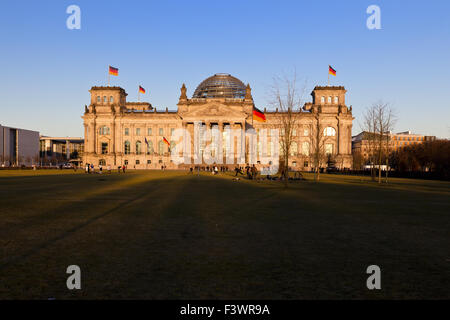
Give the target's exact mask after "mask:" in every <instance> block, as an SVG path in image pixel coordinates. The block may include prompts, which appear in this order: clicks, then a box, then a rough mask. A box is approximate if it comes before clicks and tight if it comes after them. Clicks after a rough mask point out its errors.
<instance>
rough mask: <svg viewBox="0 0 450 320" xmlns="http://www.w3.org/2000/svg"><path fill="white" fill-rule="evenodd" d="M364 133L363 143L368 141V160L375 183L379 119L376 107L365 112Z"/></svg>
mask: <svg viewBox="0 0 450 320" xmlns="http://www.w3.org/2000/svg"><path fill="white" fill-rule="evenodd" d="M361 127H362V131H363V137H362V139H363V142H364V141H367V145H366V146H364V147H367V149H366V150H367V159H368V161H369V165H370V176H371V177H372V180H373V181H375V168H374V164H375V155H376V145H377V144H376V131H377V129H376V128H377V119H376V111H375V108H374V106H372V107H369V108H367V109H366V111H365V112H364V116H363V123H362V125H361Z"/></svg>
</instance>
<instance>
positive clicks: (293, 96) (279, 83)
mask: <svg viewBox="0 0 450 320" xmlns="http://www.w3.org/2000/svg"><path fill="white" fill-rule="evenodd" d="M304 92H305V85H303V86H302V87H301V88H298V84H297V75H296V73H295V72H294V73H293V75H292V76H286V75H284V76H282V77H274V78H273V85H272V90H271V101H270V104H271V106H272V107H273V108H276V109H277V110H279V112H278V113H277V116H278V119H277V120H278V121H277V122H278V123H277V124H278V126H279V128H281V133H280V140H279V141H280V151H281V152H280V158H281V160H282V161H281V162H282V164H283V166H284V169H283V171H282V174H283V178H284V182H285V186H286V187H287V186H288V178H289V157H290V155H291V146H292V142H294V139H295V136H294V134H293V131H294V129H296V128H297V122H298V121H299V118H300V117H299V113H300V112H301V108H302V106H303V94H304Z"/></svg>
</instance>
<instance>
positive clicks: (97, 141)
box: [82, 84, 354, 170]
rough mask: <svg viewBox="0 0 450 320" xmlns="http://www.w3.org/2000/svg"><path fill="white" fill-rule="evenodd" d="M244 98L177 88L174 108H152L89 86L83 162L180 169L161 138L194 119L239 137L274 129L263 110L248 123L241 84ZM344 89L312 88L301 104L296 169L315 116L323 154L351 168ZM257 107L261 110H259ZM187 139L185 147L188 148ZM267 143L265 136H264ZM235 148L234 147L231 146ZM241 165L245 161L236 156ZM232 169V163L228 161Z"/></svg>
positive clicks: (305, 162) (304, 160)
mask: <svg viewBox="0 0 450 320" xmlns="http://www.w3.org/2000/svg"><path fill="white" fill-rule="evenodd" d="M244 90H245V96H244V97H239V98H229V97H220V96H217V97H206V98H199V97H193V98H191V99H189V98H188V97H187V95H186V87H185V86H184V84H183V86H182V88H181V95H180V98H179V102H178V109H177V110H176V111H169V110H167V109H165V110H156V108H153V107H152V105H151V104H150V103H146V102H141V103H130V102H127V101H126V96H127V93H126V92H125V90H124V89H122V88H120V87H92V88H91V90H90V93H91V103H90V105H89V106H86V107H85V113H84V115H83V116H82V118H83V120H84V129H85V152H84V155H83V160H84V163H92V164H94V165H95V166H98V165H99V164H102V165H111V166H112V167H113V168H115V167H117V166H121V165H128V167H129V168H136V169H160V168H161V166H166V167H167V169H176V168H180V167H186V165H176V164H174V163H173V162H172V161H171V157H170V152H169V147H168V145H167V144H165V143H164V141H163V138H166V139H167V140H168V141H170V143H171V145H172V144H175V143H176V142H175V141H173V142H172V140H171V137H172V134H173V132H174V130H175V129H179V128H183V129H185V130H187V132H189V133H190V134H191V137H194V123H196V122H201V123H203V125H204V126H205V127H206V128H211V127H214V126H217V127H218V128H219V130H220V131H221V132H224V131H225V130H224V129H225V128H231V129H237V130H240V132H242V137H245V130H248V129H249V128H254V129H255V130H256V131H257V132H258V130H260V129H265V128H274V127H277V126H278V123H279V118H280V113H279V112H277V111H266V110H265V115H266V119H267V121H266V122H256V121H252V111H253V107H254V102H253V98H252V95H251V90H250V86H249V85H247V86H246V87H245V86H244ZM345 93H346V90H345V88H344V87H320V86H318V87H315V88H314V90H313V92H312V93H311V95H312V102H310V103H306V104H305V105H304V107H303V110H302V111H301V112H299V113H298V117H299V119H298V121H297V122H296V128H295V131H294V135H295V139H294V140H295V143H294V144H293V147H291V153H292V156H291V157H290V163H289V165H290V166H291V167H293V168H295V169H297V170H310V169H311V164H312V161H311V159H310V157H311V153H310V150H311V146H310V137H309V136H310V132H311V130H312V128H313V125H314V121H317V119H319V121H320V124H321V126H323V128H324V130H326V132H328V135H327V136H326V137H325V138H324V139H325V144H326V147H327V150H328V152H329V153H330V154H331V157H332V158H333V161H334V162H335V165H336V166H337V167H340V168H351V166H352V155H351V141H352V140H351V137H352V136H351V130H352V121H353V119H354V118H353V116H352V112H351V107H350V108H348V107H347V106H346V105H345ZM260 109H261V108H260ZM193 140H194V139H192V140H191V146H192V147H191V151H192V152H193V150H194V141H193ZM269 143H270V139H269ZM234 150H236V148H235V149H234ZM235 158H236V161H237V162H238V163H239V162H240V163H241V164H243V163H245V162H248V161H249V160H248V157H245V159H242V158H241V159H240V160H238V159H237V156H236V157H235ZM230 167H234V165H230Z"/></svg>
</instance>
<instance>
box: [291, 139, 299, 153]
mask: <svg viewBox="0 0 450 320" xmlns="http://www.w3.org/2000/svg"><path fill="white" fill-rule="evenodd" d="M297 153H298V145H297V142H292V143H291V156H296V155H297Z"/></svg>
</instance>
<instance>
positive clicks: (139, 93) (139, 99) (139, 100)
mask: <svg viewBox="0 0 450 320" xmlns="http://www.w3.org/2000/svg"><path fill="white" fill-rule="evenodd" d="M138 102H141V90H139V89H138Z"/></svg>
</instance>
